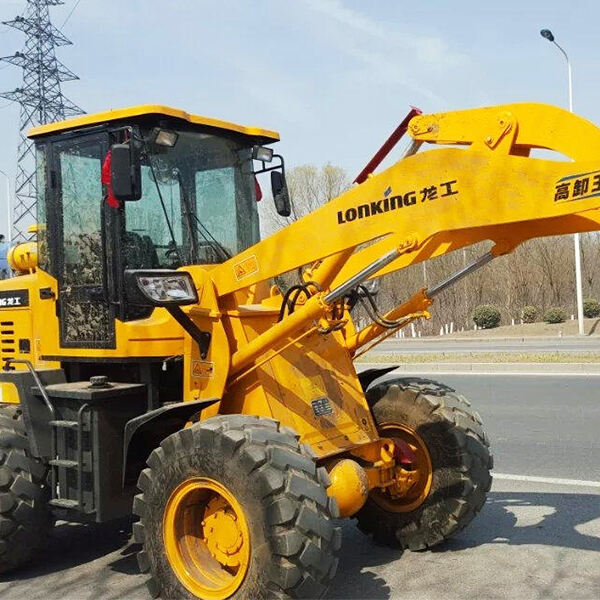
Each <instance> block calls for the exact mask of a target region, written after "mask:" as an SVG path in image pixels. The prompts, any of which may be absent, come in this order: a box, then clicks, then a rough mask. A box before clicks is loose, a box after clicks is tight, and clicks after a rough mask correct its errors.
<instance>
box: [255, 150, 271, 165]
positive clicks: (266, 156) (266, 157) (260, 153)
mask: <svg viewBox="0 0 600 600" xmlns="http://www.w3.org/2000/svg"><path fill="white" fill-rule="evenodd" d="M252 158H253V159H255V160H260V161H262V162H271V161H272V160H273V149H272V148H265V147H264V146H254V148H252Z"/></svg>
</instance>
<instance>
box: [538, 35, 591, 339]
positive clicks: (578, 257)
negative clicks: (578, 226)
mask: <svg viewBox="0 0 600 600" xmlns="http://www.w3.org/2000/svg"><path fill="white" fill-rule="evenodd" d="M540 35H541V36H542V37H543V38H544V39H546V40H548V41H549V42H550V43H552V44H554V45H555V46H556V47H557V48H558V49H559V50H560V51H561V52H562V55H563V56H564V57H565V60H566V61H567V73H568V76H569V112H573V73H572V71H571V61H570V60H569V56H568V55H567V53H566V52H565V50H564V48H562V46H560V45H559V44H557V43H556V40H555V39H554V34H553V33H552V32H551V31H550V30H549V29H542V30H541V31H540ZM573 243H574V245H575V289H576V293H577V323H578V325H579V335H584V333H585V331H584V328H583V293H582V283H581V240H580V237H579V234H578V233H576V234H575V235H574V236H573Z"/></svg>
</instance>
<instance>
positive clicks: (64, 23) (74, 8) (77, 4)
mask: <svg viewBox="0 0 600 600" xmlns="http://www.w3.org/2000/svg"><path fill="white" fill-rule="evenodd" d="M80 2H81V0H77V2H76V3H75V6H73V8H72V9H71V12H70V13H69V14H68V15H67V18H66V19H65V20H64V21H63V24H62V25H61V26H60V28H61V29H62V28H63V27H64V26H65V25H66V24H67V22H68V20H69V19H70V18H71V17H72V16H73V13H74V12H75V10H76V8H77V7H78V6H79V3H80Z"/></svg>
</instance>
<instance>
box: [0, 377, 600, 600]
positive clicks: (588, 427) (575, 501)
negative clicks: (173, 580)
mask: <svg viewBox="0 0 600 600" xmlns="http://www.w3.org/2000/svg"><path fill="white" fill-rule="evenodd" d="M438 377H439V376H438ZM439 378H440V379H443V381H444V382H445V383H448V384H449V385H452V386H454V387H456V388H457V389H458V390H459V391H460V392H462V393H464V394H466V395H467V396H470V397H471V399H472V400H473V404H474V406H476V407H477V409H478V410H479V412H480V413H481V415H482V417H483V419H484V422H485V423H486V426H487V431H488V432H489V435H490V438H491V441H492V445H493V450H494V455H495V462H496V468H495V470H496V472H497V473H502V474H505V475H506V474H508V476H509V477H511V476H516V477H517V478H520V477H525V478H527V477H529V476H538V477H549V478H565V479H569V480H579V479H581V480H587V481H588V482H591V483H586V482H585V481H581V482H577V481H571V482H570V483H568V484H565V483H564V482H563V483H557V482H554V483H552V484H548V483H544V482H541V481H539V480H536V481H528V480H526V481H520V480H518V479H517V480H514V479H510V478H509V479H506V478H501V479H497V480H496V481H495V482H494V485H493V487H492V491H491V493H490V496H489V500H488V503H487V504H486V506H485V507H484V509H483V511H482V513H481V514H480V515H479V516H478V517H477V518H476V519H475V521H474V522H473V523H472V524H471V525H470V526H469V527H468V528H467V529H466V530H465V531H463V532H462V533H460V534H459V535H458V536H457V537H456V538H455V539H454V540H452V541H450V542H448V543H446V544H445V545H443V546H442V547H441V548H439V549H437V550H435V551H430V552H406V553H404V554H403V553H401V552H398V551H394V550H389V549H387V548H383V547H379V546H376V545H375V544H373V543H372V542H371V541H370V540H369V539H368V538H366V537H364V536H363V535H362V534H361V533H360V532H358V530H357V529H356V528H355V527H354V525H353V523H352V521H345V522H343V533H344V544H343V548H342V555H341V557H340V568H339V570H338V575H337V577H336V580H335V581H334V583H333V585H332V587H331V590H330V594H329V597H330V598H381V599H384V598H394V599H395V598H398V599H406V600H419V599H427V600H430V599H437V598H443V599H444V600H446V599H454V598H456V599H472V598H478V599H479V598H519V599H529V598H531V599H540V598H565V599H567V598H568V599H571V598H582V599H595V600H597V599H598V598H600V470H599V469H600V441H599V440H598V437H599V436H598V431H600V393H599V391H598V390H599V389H600V388H599V385H600V377H582V376H573V375H561V376H539V377H538V376H532V375H517V376H515V375H510V376H507V375H501V374H499V375H494V376H486V375H473V374H469V375H467V376H464V375H460V374H452V375H444V376H442V377H439ZM593 482H597V483H596V484H594V483H593ZM134 551H135V547H134V546H132V545H130V544H129V541H128V533H127V531H118V530H115V529H114V527H110V526H83V525H67V524H64V525H60V526H59V527H57V528H56V530H55V533H54V536H53V538H52V541H51V544H50V547H49V548H48V550H47V551H46V552H45V553H43V554H42V555H41V556H40V557H39V558H38V560H37V562H36V563H35V564H34V565H32V566H31V567H29V568H27V569H22V570H21V571H19V572H18V573H14V574H12V575H10V576H8V577H7V576H5V577H4V578H3V579H1V580H0V597H1V598H2V599H3V600H4V599H5V600H37V599H43V600H71V599H73V600H75V599H77V600H78V599H80V598H81V599H83V598H86V599H90V600H92V599H93V600H100V599H102V600H104V599H107V600H108V599H111V600H112V599H117V598H119V599H120V598H128V599H129V598H131V599H140V600H141V599H144V598H148V596H147V595H146V592H145V589H144V585H143V578H142V577H141V576H140V575H138V574H137V568H136V564H135V559H134V554H133V553H134Z"/></svg>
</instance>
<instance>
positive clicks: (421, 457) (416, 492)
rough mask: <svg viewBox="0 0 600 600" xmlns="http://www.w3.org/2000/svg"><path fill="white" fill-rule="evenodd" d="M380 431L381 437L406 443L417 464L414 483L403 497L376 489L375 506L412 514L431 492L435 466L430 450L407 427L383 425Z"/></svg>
mask: <svg viewBox="0 0 600 600" xmlns="http://www.w3.org/2000/svg"><path fill="white" fill-rule="evenodd" d="M378 429H379V434H380V436H381V437H387V438H392V439H393V438H400V439H401V440H403V441H404V442H406V443H407V444H408V446H409V448H410V449H411V450H412V451H413V453H414V455H415V458H416V463H415V465H414V470H413V471H411V473H412V475H413V478H412V483H411V484H410V487H409V488H408V489H407V490H405V491H404V493H403V494H402V495H394V494H393V493H392V490H393V488H385V489H384V490H379V489H374V490H373V491H372V492H371V498H372V499H373V501H374V502H375V504H377V505H379V506H380V507H381V508H383V509H384V510H387V511H389V512H412V511H413V510H415V509H417V508H418V507H419V506H421V504H423V502H425V500H426V499H427V496H429V492H430V490H431V483H432V481H433V466H432V464H431V456H430V454H429V450H428V449H427V446H426V445H425V442H424V441H423V438H421V436H420V435H419V434H418V433H417V432H416V431H414V430H413V429H411V428H410V427H407V426H406V425H402V424H400V423H383V424H381V425H380V426H379V428H378Z"/></svg>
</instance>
